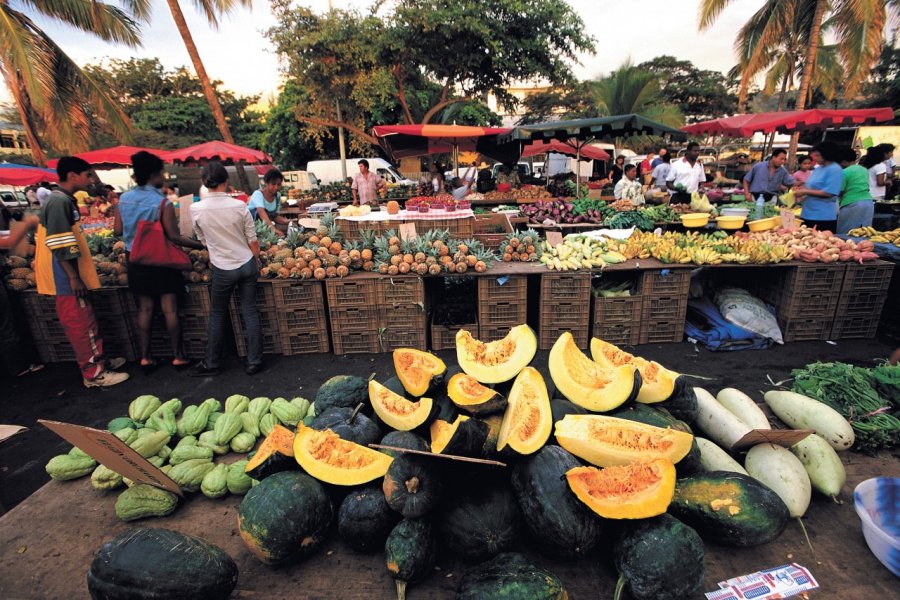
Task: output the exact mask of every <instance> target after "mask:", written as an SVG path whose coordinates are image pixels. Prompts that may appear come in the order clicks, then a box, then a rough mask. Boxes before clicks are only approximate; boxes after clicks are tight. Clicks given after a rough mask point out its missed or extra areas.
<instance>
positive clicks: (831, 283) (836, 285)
mask: <svg viewBox="0 0 900 600" xmlns="http://www.w3.org/2000/svg"><path fill="white" fill-rule="evenodd" d="M845 272H846V265H844V263H829V264H818V263H809V264H804V265H798V266H796V267H793V268H790V269H787V273H785V276H786V281H785V282H784V284H783V287H784V288H785V289H786V290H788V291H790V292H793V293H794V294H795V295H796V294H799V295H802V296H808V295H812V294H833V295H837V294H838V293H839V292H840V291H841V287H842V286H843V283H844V274H845Z"/></svg>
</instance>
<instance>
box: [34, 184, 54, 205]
mask: <svg viewBox="0 0 900 600" xmlns="http://www.w3.org/2000/svg"><path fill="white" fill-rule="evenodd" d="M51 191H52V190H51V189H50V184H49V183H42V184H41V186H40V187H39V188H38V189H37V190H36V191H35V192H34V195H35V196H36V197H37V201H38V204H40V205H41V206H44V204H46V203H47V200H48V199H49V198H50V193H51Z"/></svg>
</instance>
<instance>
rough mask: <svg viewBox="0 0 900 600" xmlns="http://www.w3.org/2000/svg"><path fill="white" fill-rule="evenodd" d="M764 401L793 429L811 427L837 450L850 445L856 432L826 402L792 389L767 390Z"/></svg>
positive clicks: (844, 448) (854, 438)
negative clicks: (791, 390) (790, 390)
mask: <svg viewBox="0 0 900 600" xmlns="http://www.w3.org/2000/svg"><path fill="white" fill-rule="evenodd" d="M765 400H766V404H768V405H769V408H771V409H772V412H773V413H775V414H776V415H777V416H778V418H779V419H781V420H782V421H784V422H785V423H786V424H787V425H788V426H790V427H791V428H793V429H812V430H813V431H815V432H816V433H818V434H819V435H820V436H822V437H823V438H825V441H826V442H828V443H829V444H830V445H831V447H832V448H834V449H835V450H837V451H838V452H840V451H841V450H846V449H847V448H850V447H851V446H852V445H853V442H854V441H855V440H856V436H855V435H854V433H853V428H852V427H851V426H850V423H848V422H847V419H845V418H844V416H843V415H842V414H841V413H839V412H838V411H836V410H834V409H833V408H831V407H830V406H828V405H827V404H824V403H822V402H819V401H818V400H815V399H813V398H809V397H807V396H804V395H803V394H797V393H795V392H782V391H774V390H773V391H770V392H766V394H765Z"/></svg>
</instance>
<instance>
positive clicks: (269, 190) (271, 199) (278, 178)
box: [247, 169, 290, 237]
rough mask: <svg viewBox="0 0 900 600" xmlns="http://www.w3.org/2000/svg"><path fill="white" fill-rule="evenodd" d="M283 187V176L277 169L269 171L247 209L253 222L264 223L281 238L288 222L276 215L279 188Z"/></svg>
mask: <svg viewBox="0 0 900 600" xmlns="http://www.w3.org/2000/svg"><path fill="white" fill-rule="evenodd" d="M283 185H284V175H282V174H281V171H279V170H278V169H269V170H268V171H266V174H265V175H264V176H263V186H262V188H260V189H258V190H256V191H255V192H253V194H252V195H251V196H250V201H249V202H248V203H247V209H248V210H249V211H250V215H251V216H252V217H253V219H254V220H257V221H261V222H263V223H265V225H266V227H268V228H269V229H271V230H272V231H273V232H274V233H275V235H277V236H279V237H283V236H284V234H285V233H287V228H288V224H290V221H289V220H288V219H285V218H284V217H281V216H279V215H278V209H279V208H281V194H280V192H281V187H282V186H283Z"/></svg>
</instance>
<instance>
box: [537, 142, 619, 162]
mask: <svg viewBox="0 0 900 600" xmlns="http://www.w3.org/2000/svg"><path fill="white" fill-rule="evenodd" d="M547 152H556V153H557V154H566V155H568V156H577V155H578V154H579V148H578V147H577V146H576V145H575V144H573V143H570V142H561V141H559V140H550V141H549V142H543V141H541V142H534V143H532V144H529V145H528V146H526V147H525V150H524V151H523V152H522V158H529V157H531V156H537V155H539V154H545V153H547ZM580 155H581V160H604V161H605V160H609V154H608V153H607V152H606V150H604V149H603V148H598V147H597V146H591V145H587V144H586V145H583V146H581V152H580Z"/></svg>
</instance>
